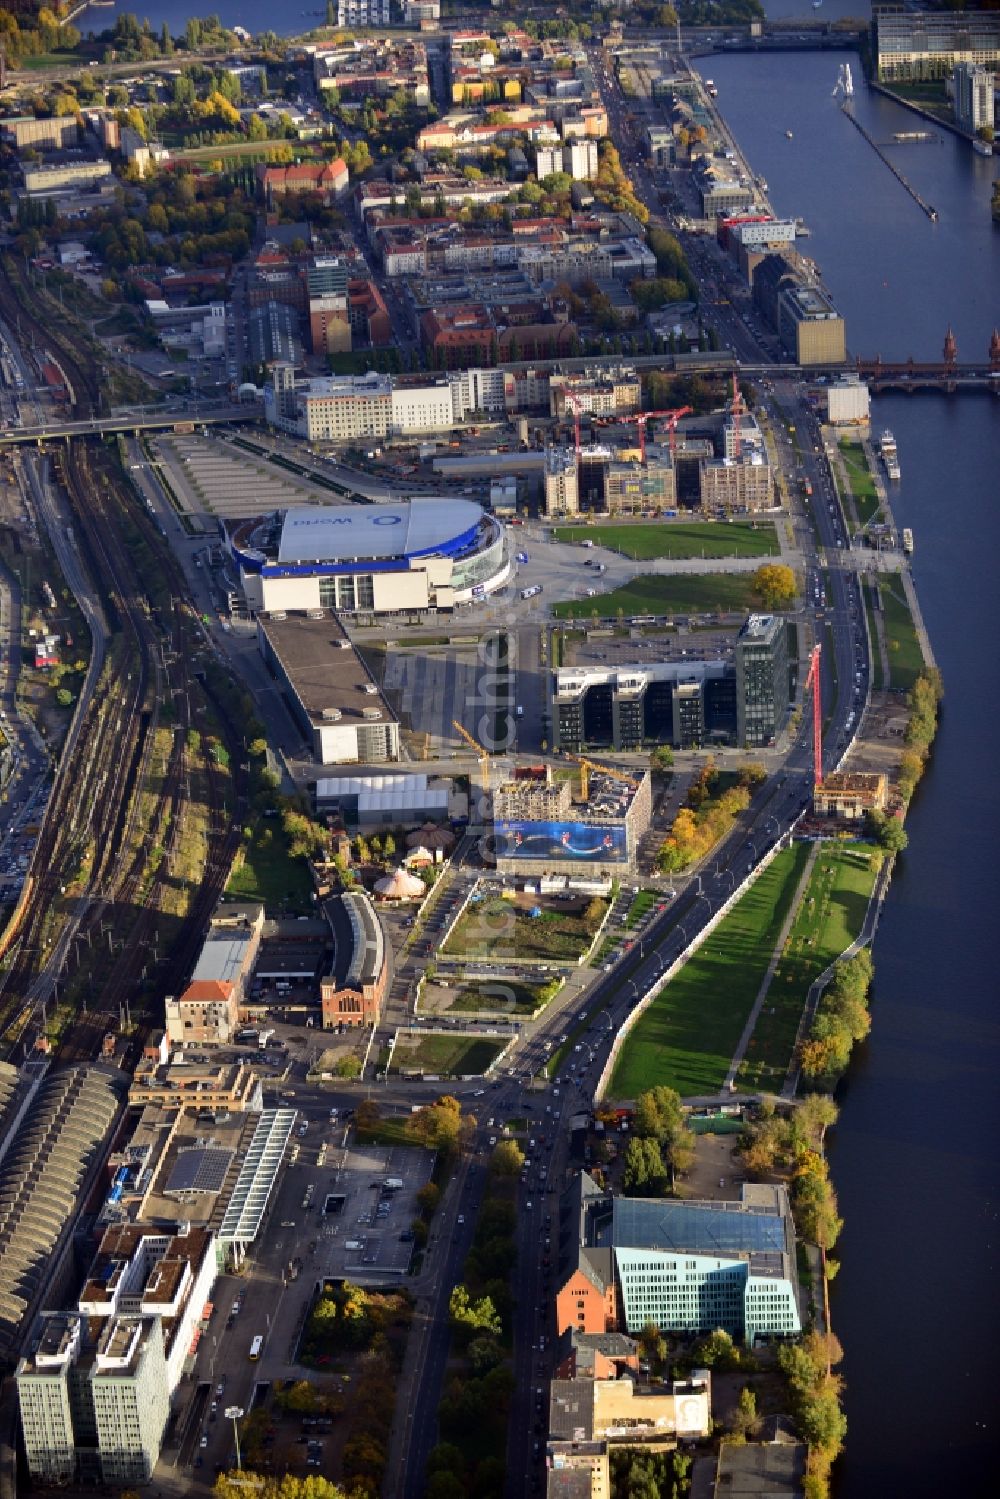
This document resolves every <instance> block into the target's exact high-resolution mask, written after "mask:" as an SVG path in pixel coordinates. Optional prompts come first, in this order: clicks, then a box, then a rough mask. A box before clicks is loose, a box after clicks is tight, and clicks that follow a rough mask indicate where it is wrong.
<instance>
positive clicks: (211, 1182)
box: [165, 1145, 233, 1192]
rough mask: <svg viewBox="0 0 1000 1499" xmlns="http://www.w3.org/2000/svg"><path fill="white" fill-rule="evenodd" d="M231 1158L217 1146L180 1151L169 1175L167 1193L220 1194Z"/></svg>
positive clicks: (230, 1155) (228, 1153)
mask: <svg viewBox="0 0 1000 1499" xmlns="http://www.w3.org/2000/svg"><path fill="white" fill-rule="evenodd" d="M232 1158H233V1152H232V1151H231V1150H224V1149H223V1148H222V1147H221V1146H219V1145H195V1146H191V1147H189V1148H188V1149H187V1150H182V1151H181V1152H180V1153H179V1154H178V1157H177V1160H176V1162H175V1163H174V1169H173V1171H171V1173H170V1180H169V1181H168V1182H167V1185H166V1188H165V1190H166V1191H167V1192H221V1190H222V1184H223V1182H224V1181H225V1180H226V1172H227V1171H228V1170H229V1163H230V1161H231V1160H232Z"/></svg>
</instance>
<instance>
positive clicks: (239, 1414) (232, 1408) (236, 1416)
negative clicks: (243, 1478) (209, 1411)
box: [223, 1405, 243, 1472]
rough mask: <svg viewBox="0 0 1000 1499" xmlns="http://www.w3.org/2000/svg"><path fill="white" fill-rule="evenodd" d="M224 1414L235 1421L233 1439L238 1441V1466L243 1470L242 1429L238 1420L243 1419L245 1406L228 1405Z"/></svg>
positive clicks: (227, 1418) (228, 1419)
mask: <svg viewBox="0 0 1000 1499" xmlns="http://www.w3.org/2000/svg"><path fill="white" fill-rule="evenodd" d="M223 1414H224V1415H225V1418H226V1420H227V1421H232V1423H233V1441H234V1442H235V1443H236V1466H237V1468H239V1469H240V1471H241V1472H242V1471H243V1462H242V1459H241V1458H240V1429H239V1427H238V1426H237V1424H236V1423H237V1421H242V1420H243V1407H242V1405H227V1406H226V1409H225V1411H224V1412H223Z"/></svg>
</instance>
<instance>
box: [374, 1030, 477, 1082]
mask: <svg viewBox="0 0 1000 1499" xmlns="http://www.w3.org/2000/svg"><path fill="white" fill-rule="evenodd" d="M503 1046H504V1043H503V1042H502V1041H492V1040H488V1039H486V1038H485V1037H483V1036H420V1037H417V1038H411V1037H410V1036H401V1037H400V1038H399V1039H398V1040H397V1042H396V1046H395V1050H394V1051H393V1054H392V1067H391V1069H390V1071H392V1072H423V1073H430V1074H432V1075H433V1076H436V1077H478V1076H479V1075H480V1074H481V1073H483V1072H485V1071H486V1069H487V1067H488V1066H489V1065H490V1063H491V1062H493V1061H495V1059H496V1057H497V1054H498V1053H499V1052H500V1051H502V1050H503Z"/></svg>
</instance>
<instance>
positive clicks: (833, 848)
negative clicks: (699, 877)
mask: <svg viewBox="0 0 1000 1499" xmlns="http://www.w3.org/2000/svg"><path fill="white" fill-rule="evenodd" d="M871 852H872V851H871V849H870V848H868V847H866V846H865V845H864V844H857V843H839V842H830V843H825V844H823V845H822V848H821V852H820V854H819V857H818V858H817V860H816V863H815V865H814V866H813V872H812V875H811V877H810V880H809V884H808V886H807V888H806V892H805V896H804V898H803V901H802V904H801V906H800V907H799V910H798V914H797V915H796V918H795V922H794V925H793V926H792V930H791V932H790V933H789V935H788V942H787V944H786V946H785V951H784V953H783V954H782V957H781V961H780V962H779V963H778V966H777V968H776V969H775V973H774V977H773V979H772V980H771V987H770V988H769V989H768V992H767V995H766V997H765V999H764V1005H763V1008H762V1009H761V1012H760V1016H759V1017H758V1020H757V1024H756V1026H755V1028H754V1033H753V1035H752V1036H751V1038H750V1046H749V1048H748V1050H747V1055H746V1060H745V1061H744V1063H743V1065H742V1067H741V1068H740V1070H739V1072H738V1074H737V1078H736V1081H737V1085H738V1086H739V1087H741V1088H762V1089H766V1090H773V1091H778V1090H779V1089H780V1088H781V1086H782V1084H783V1083H784V1080H785V1077H786V1075H787V1072H788V1067H789V1063H790V1062H791V1059H792V1048H793V1047H794V1045H795V1037H796V1034H797V1032H798V1028H799V1020H800V1018H801V1016H802V1006H803V1005H804V1004H805V999H806V995H807V994H808V992H809V987H810V985H811V984H812V982H813V980H814V979H816V978H818V977H819V975H820V974H821V973H822V972H823V970H824V968H828V967H829V965H830V964H831V963H832V962H833V961H834V960H835V959H836V958H838V957H839V956H840V954H841V953H842V952H843V951H844V949H845V948H847V947H849V946H850V945H851V943H852V942H853V941H854V939H855V938H856V937H857V935H858V933H859V932H860V930H861V927H862V924H863V922H864V919H865V912H866V911H867V909H868V901H869V897H870V896H871V892H872V886H873V885H874V883H875V879H876V872H875V870H873V869H872V868H871V863H870V859H871Z"/></svg>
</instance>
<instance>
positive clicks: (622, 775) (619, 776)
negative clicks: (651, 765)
mask: <svg viewBox="0 0 1000 1499" xmlns="http://www.w3.org/2000/svg"><path fill="white" fill-rule="evenodd" d="M566 758H567V760H575V761H576V763H577V765H579V767H580V795H581V796H582V797H583V799H584V801H585V802H586V801H589V800H590V772H591V771H592V770H596V771H598V772H599V773H600V774H601V775H603V776H611V777H612V778H613V779H614V780H616V781H627V782H628V783H629V785H630V786H634V785H635V776H634V775H630V774H629V773H628V771H625V770H615V769H614V767H613V766H611V765H598V764H597V763H596V762H595V761H594V760H588V759H587V757H586V756H585V755H572V754H570V753H569V752H568V751H567V754H566Z"/></svg>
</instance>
